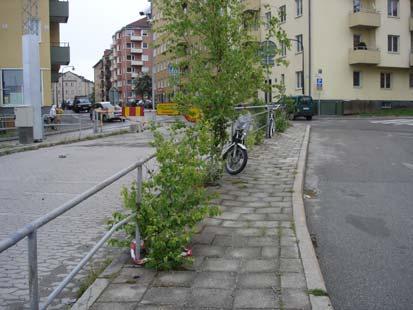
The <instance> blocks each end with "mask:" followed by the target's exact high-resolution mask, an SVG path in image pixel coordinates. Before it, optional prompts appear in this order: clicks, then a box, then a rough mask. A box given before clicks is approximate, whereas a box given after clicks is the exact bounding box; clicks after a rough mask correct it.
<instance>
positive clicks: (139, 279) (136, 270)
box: [112, 267, 156, 286]
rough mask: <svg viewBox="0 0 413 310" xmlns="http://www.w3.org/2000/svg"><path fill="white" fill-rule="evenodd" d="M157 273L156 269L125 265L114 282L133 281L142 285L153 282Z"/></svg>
mask: <svg viewBox="0 0 413 310" xmlns="http://www.w3.org/2000/svg"><path fill="white" fill-rule="evenodd" d="M155 275H156V272H155V271H154V270H150V269H146V268H141V267H124V268H122V270H121V271H120V273H119V275H118V276H117V277H116V278H115V279H114V280H113V281H112V283H133V284H138V285H141V286H142V285H147V284H149V283H151V282H152V280H153V279H154V277H155Z"/></svg>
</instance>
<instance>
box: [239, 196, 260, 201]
mask: <svg viewBox="0 0 413 310" xmlns="http://www.w3.org/2000/svg"><path fill="white" fill-rule="evenodd" d="M236 200H238V201H241V202H256V201H259V200H260V198H257V197H251V196H245V197H237V199H236Z"/></svg>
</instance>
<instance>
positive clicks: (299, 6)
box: [295, 0, 303, 17]
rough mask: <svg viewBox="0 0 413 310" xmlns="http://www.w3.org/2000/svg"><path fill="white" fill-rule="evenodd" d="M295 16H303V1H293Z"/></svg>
mask: <svg viewBox="0 0 413 310" xmlns="http://www.w3.org/2000/svg"><path fill="white" fill-rule="evenodd" d="M295 9H296V16H297V17H298V16H302V15H303V0H295Z"/></svg>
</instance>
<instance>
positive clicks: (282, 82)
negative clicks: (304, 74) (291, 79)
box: [281, 74, 285, 85]
mask: <svg viewBox="0 0 413 310" xmlns="http://www.w3.org/2000/svg"><path fill="white" fill-rule="evenodd" d="M281 85H285V74H281Z"/></svg>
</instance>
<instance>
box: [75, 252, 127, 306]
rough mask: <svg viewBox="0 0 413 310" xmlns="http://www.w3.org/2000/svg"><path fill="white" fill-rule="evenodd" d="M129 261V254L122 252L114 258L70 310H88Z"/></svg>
mask: <svg viewBox="0 0 413 310" xmlns="http://www.w3.org/2000/svg"><path fill="white" fill-rule="evenodd" d="M128 260H129V253H128V252H127V251H123V253H121V254H120V255H118V256H117V257H115V258H114V260H113V261H112V263H110V264H109V266H107V267H106V268H105V270H104V271H103V272H102V273H101V274H100V275H99V276H98V278H97V279H96V280H95V281H94V282H93V283H92V285H91V286H89V287H88V289H87V290H86V291H85V292H84V293H83V295H82V296H81V297H80V298H79V299H78V300H77V301H76V303H75V304H74V305H73V306H72V308H71V309H72V310H88V309H89V308H90V307H91V306H92V305H93V304H94V303H95V301H96V300H97V299H98V298H99V296H100V295H101V294H102V292H103V291H104V290H105V289H106V288H107V287H108V286H109V284H110V282H111V279H112V278H113V277H115V276H116V275H117V274H118V273H119V271H120V270H121V269H122V267H123V265H124V264H125V263H126V262H127V261H128Z"/></svg>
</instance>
